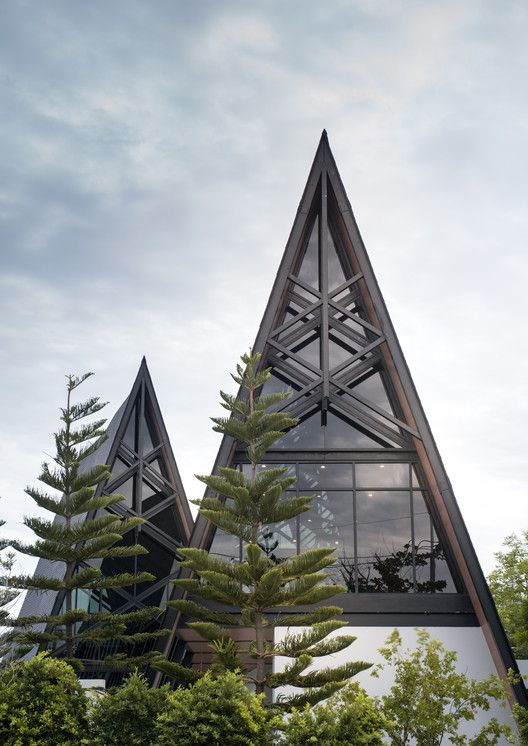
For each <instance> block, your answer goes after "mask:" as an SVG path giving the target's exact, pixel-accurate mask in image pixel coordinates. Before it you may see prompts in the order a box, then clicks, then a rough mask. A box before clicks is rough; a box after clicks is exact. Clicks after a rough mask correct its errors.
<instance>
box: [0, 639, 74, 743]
mask: <svg viewBox="0 0 528 746" xmlns="http://www.w3.org/2000/svg"><path fill="white" fill-rule="evenodd" d="M86 710H87V698H86V695H85V693H84V691H83V689H82V687H81V685H80V684H79V681H78V679H77V676H76V675H75V672H74V671H73V669H72V668H71V666H69V665H68V664H67V663H66V662H65V661H61V660H59V659H57V658H50V657H49V656H48V655H47V654H46V653H40V654H39V655H36V656H35V657H34V658H31V659H30V660H27V661H21V662H17V663H13V664H12V665H11V666H9V667H8V668H6V669H5V671H3V672H2V674H1V675H0V743H1V744H2V746H71V745H72V744H76V745H78V744H86V743H88V741H86V740H83V739H84V738H85V737H86V732H87V719H86Z"/></svg>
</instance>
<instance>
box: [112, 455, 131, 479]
mask: <svg viewBox="0 0 528 746" xmlns="http://www.w3.org/2000/svg"><path fill="white" fill-rule="evenodd" d="M128 468H129V465H128V464H127V463H126V462H125V461H123V459H122V458H119V456H118V457H117V458H116V459H115V461H114V463H113V464H112V477H111V478H112V479H117V477H120V476H121V474H123V473H124V472H125V471H126V470H127V469H128Z"/></svg>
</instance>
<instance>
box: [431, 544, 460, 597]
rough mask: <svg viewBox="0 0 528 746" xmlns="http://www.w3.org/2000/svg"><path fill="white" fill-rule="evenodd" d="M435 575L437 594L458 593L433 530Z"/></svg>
mask: <svg viewBox="0 0 528 746" xmlns="http://www.w3.org/2000/svg"><path fill="white" fill-rule="evenodd" d="M433 574H434V589H435V593H456V586H455V583H454V581H453V578H452V576H451V572H450V571H449V567H448V565H447V559H446V556H445V552H444V549H443V547H442V545H441V544H440V539H439V538H438V536H437V535H436V532H435V531H434V530H433Z"/></svg>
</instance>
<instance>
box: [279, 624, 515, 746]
mask: <svg viewBox="0 0 528 746" xmlns="http://www.w3.org/2000/svg"><path fill="white" fill-rule="evenodd" d="M298 631H300V628H296V629H295V630H292V632H298ZM391 631H392V629H391V628H389V627H355V628H354V627H345V628H344V629H342V630H340V631H338V632H336V633H335V634H343V633H345V634H353V635H355V636H356V637H357V640H356V642H354V643H353V644H352V645H350V646H349V647H348V648H347V649H346V650H343V651H341V652H340V653H336V654H335V655H331V656H328V657H327V658H325V659H323V660H324V662H321V661H318V666H319V667H321V668H322V667H327V666H328V665H332V664H333V665H335V666H338V665H341V664H342V663H345V662H346V661H349V660H364V661H368V662H371V663H374V664H376V663H382V662H383V658H382V657H381V655H380V654H379V653H378V649H379V648H380V647H381V646H382V645H383V644H384V643H385V640H386V639H387V637H388V635H389V634H390V632H391ZM399 632H400V635H401V637H402V641H403V646H402V647H403V648H413V647H414V646H415V643H416V631H415V630H414V629H413V628H410V627H400V628H399ZM286 633H287V628H285V627H278V628H277V629H276V635H275V639H276V640H277V641H279V640H281V639H284V636H285V635H286ZM429 633H430V634H431V637H433V638H434V639H436V640H440V641H441V642H442V643H443V644H444V646H445V647H446V648H447V649H449V650H456V652H457V654H458V666H457V668H458V670H459V671H460V672H462V673H467V674H468V675H470V676H471V677H472V678H474V679H483V678H485V677H486V676H488V675H489V674H490V673H496V669H495V666H494V665H493V661H492V659H491V656H490V653H489V651H488V648H487V645H486V642H485V640H484V636H483V634H482V631H481V629H480V627H431V628H430V629H429ZM287 661H288V659H287V658H277V659H276V662H275V670H277V671H281V670H283V668H284V665H285V664H286V662H287ZM355 680H356V681H358V682H359V684H361V686H362V687H364V688H365V689H366V691H367V692H368V693H369V694H370V695H372V696H376V695H380V694H384V693H386V692H388V690H389V689H390V687H391V685H392V683H393V673H392V672H391V670H390V669H388V668H387V669H386V670H384V671H382V672H381V673H380V675H379V678H377V679H376V678H373V677H372V676H371V675H370V671H362V672H361V673H360V674H358V676H356V678H355ZM287 690H290V691H292V692H293V691H294V690H293V688H292V687H284V691H287ZM493 716H494V717H496V718H497V719H498V720H500V721H501V722H506V723H509V724H510V725H512V726H513V719H512V716H511V711H510V708H509V707H506V708H503V707H500V706H499V705H498V704H494V705H493V706H492V707H491V709H490V710H489V712H485V713H482V712H480V713H478V714H477V715H476V719H475V721H473V722H472V723H468V724H467V726H466V727H465V728H464V732H465V733H467V734H468V735H474V734H475V733H476V732H477V731H478V730H479V728H480V727H482V725H483V724H484V723H485V722H486V721H487V720H489V718H491V717H493ZM446 743H447V741H446ZM503 743H504V746H506V744H507V741H506V740H504V741H503ZM501 746H502V744H501Z"/></svg>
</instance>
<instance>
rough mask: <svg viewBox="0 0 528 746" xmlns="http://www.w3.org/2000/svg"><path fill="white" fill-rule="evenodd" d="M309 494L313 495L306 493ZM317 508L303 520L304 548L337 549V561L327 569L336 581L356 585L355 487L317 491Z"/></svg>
mask: <svg viewBox="0 0 528 746" xmlns="http://www.w3.org/2000/svg"><path fill="white" fill-rule="evenodd" d="M305 494H308V495H309V494H312V493H310V492H305ZM313 494H314V495H315V499H314V503H313V507H312V509H311V510H310V511H308V512H307V513H303V514H302V515H301V516H300V517H299V519H300V550H301V552H304V551H306V550H307V549H316V548H320V547H321V548H322V547H327V548H332V549H335V558H336V562H335V564H334V565H333V566H332V567H331V568H328V569H327V570H326V572H328V573H329V574H330V575H331V577H332V579H333V581H334V582H339V583H344V584H345V585H347V587H349V584H350V583H351V584H352V585H351V586H350V589H351V590H353V585H354V502H353V494H352V490H349V491H345V490H342V491H334V490H332V491H322V492H315V493H313Z"/></svg>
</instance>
